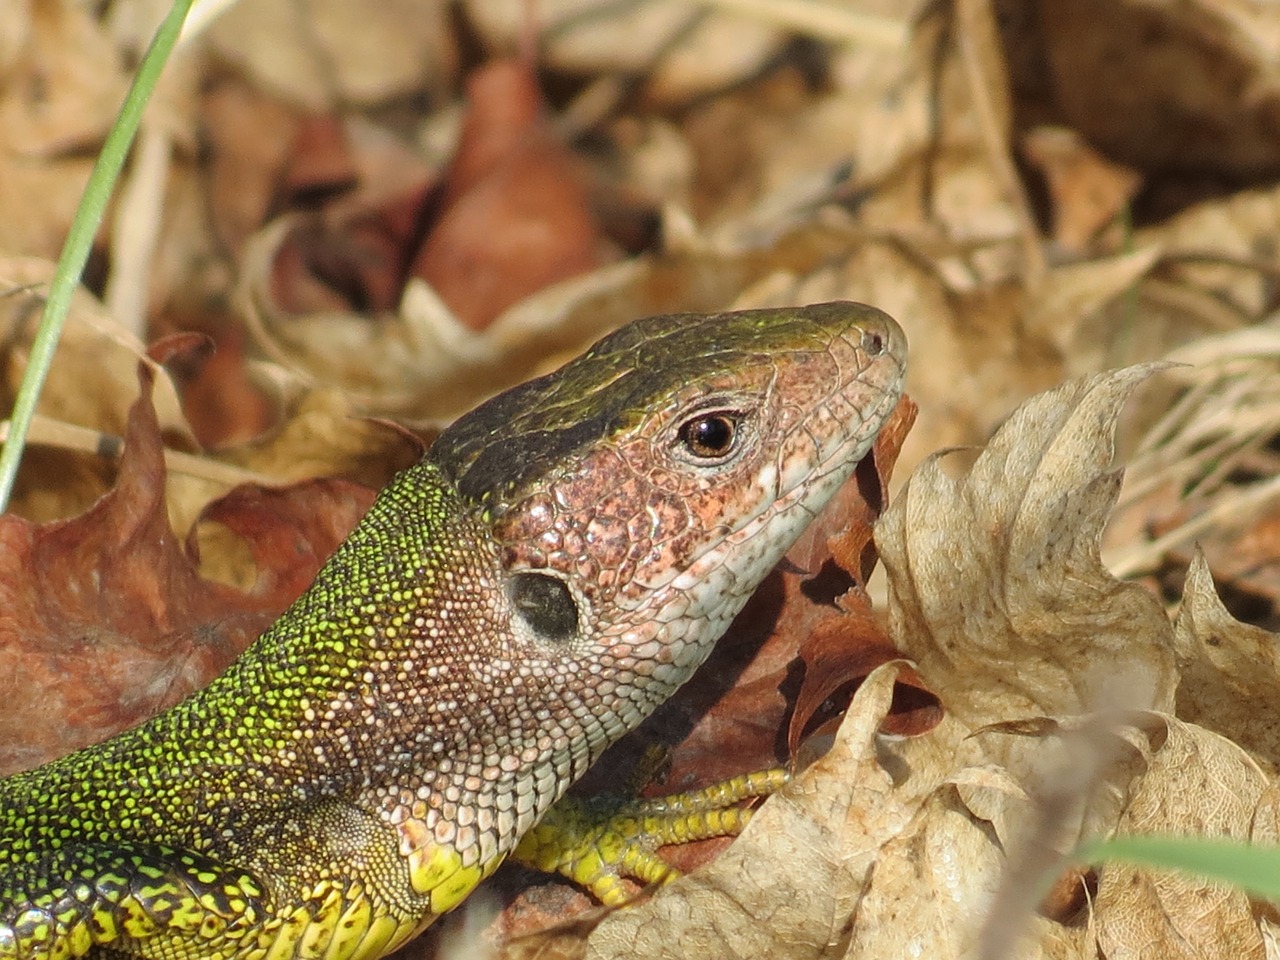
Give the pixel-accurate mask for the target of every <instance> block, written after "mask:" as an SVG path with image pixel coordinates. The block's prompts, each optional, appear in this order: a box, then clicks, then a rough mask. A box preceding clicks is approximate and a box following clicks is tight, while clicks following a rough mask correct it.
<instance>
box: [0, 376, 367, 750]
mask: <svg viewBox="0 0 1280 960" xmlns="http://www.w3.org/2000/svg"><path fill="white" fill-rule="evenodd" d="M139 369H140V371H142V372H143V373H145V372H146V371H147V370H148V368H146V367H140V368H139ZM143 383H144V396H143V398H142V399H140V400H138V401H137V402H136V403H135V404H134V406H133V408H132V410H131V412H130V416H129V423H128V428H127V435H126V446H125V454H124V457H123V458H122V460H121V465H120V471H119V476H118V479H117V482H116V486H115V488H114V489H112V490H111V491H110V492H109V493H107V494H106V495H105V496H104V497H103V498H102V499H101V500H99V501H98V502H97V503H96V504H95V505H94V506H93V507H92V508H91V509H90V510H89V511H88V512H87V513H85V514H83V515H82V516H79V517H77V518H75V519H72V520H62V521H53V522H50V523H47V524H44V525H37V524H33V523H31V522H29V521H27V520H23V519H20V518H18V517H16V516H13V515H5V516H4V517H0V566H3V567H4V571H3V575H0V590H2V591H3V594H4V598H3V602H2V603H0V611H2V612H3V615H2V616H0V677H3V678H4V679H3V680H2V681H0V686H2V687H3V690H4V692H5V693H6V696H7V702H8V709H6V710H5V711H4V712H3V715H2V716H0V775H2V774H3V773H10V772H14V771H16V770H18V769H25V768H27V767H30V766H34V765H36V764H38V763H40V762H43V761H45V760H49V759H53V758H54V757H57V756H61V755H63V754H65V753H68V752H70V751H71V750H73V749H76V748H78V747H81V746H84V745H86V744H88V743H95V742H97V741H99V740H102V739H105V738H106V737H108V736H110V735H112V734H114V733H117V732H119V731H120V730H122V729H125V728H127V727H130V726H134V725H135V724H137V723H139V722H141V721H143V720H145V719H147V718H148V717H150V716H152V715H153V714H155V713H157V712H159V711H160V710H162V709H165V708H166V707H168V706H170V705H172V704H173V703H176V702H177V701H178V700H180V699H182V698H183V697H184V696H186V695H188V694H189V693H191V692H192V691H194V690H197V689H200V688H201V687H203V686H204V685H205V684H207V683H208V682H209V681H210V680H211V679H212V678H213V677H215V676H217V675H218V674H219V673H221V672H222V671H223V670H224V669H225V668H226V666H227V665H228V664H229V663H230V662H231V661H232V660H233V659H234V658H235V657H236V656H237V655H238V654H239V653H240V652H241V651H242V650H243V649H244V648H245V647H246V646H248V644H249V643H250V642H252V641H253V640H254V639H255V638H256V637H257V636H258V634H259V633H260V632H261V631H262V629H264V628H265V627H266V626H268V625H269V624H270V623H271V621H272V620H273V619H274V618H275V617H277V616H278V615H279V614H280V612H281V611H283V610H284V608H285V607H286V606H288V605H289V604H290V603H291V602H293V600H294V599H296V598H297V596H298V594H300V593H301V592H302V590H303V589H304V588H305V587H306V586H307V585H308V584H309V583H310V582H311V580H312V579H313V578H314V576H315V574H316V572H317V571H318V570H319V568H320V566H321V564H322V563H323V562H324V560H326V559H327V558H328V556H329V554H330V553H332V552H333V550H334V549H335V548H336V547H337V545H338V544H339V543H340V542H341V540H342V539H343V538H344V537H345V536H346V534H347V533H348V532H349V531H350V529H351V527H352V526H354V524H355V523H356V521H357V520H358V519H359V518H360V516H362V515H363V513H364V512H365V510H366V509H367V508H368V506H369V504H370V503H371V502H372V498H373V493H372V491H370V490H369V489H368V488H366V487H363V486H360V485H358V484H354V483H350V482H347V481H341V480H315V481H311V482H308V483H303V484H299V485H297V486H295V487H292V488H288V489H283V490H263V489H261V488H256V487H241V488H238V489H237V490H235V491H233V492H232V493H231V494H229V495H228V496H226V497H224V498H223V499H221V500H218V501H215V502H214V503H212V504H209V505H208V506H207V508H206V509H205V510H204V513H203V515H202V516H201V517H200V518H199V520H200V521H201V522H202V526H201V531H202V532H205V533H206V534H207V531H208V530H209V529H210V528H211V527H214V526H216V527H218V528H220V529H222V530H223V531H224V536H223V541H224V542H223V543H221V544H220V547H221V552H222V553H230V554H232V555H234V557H235V559H236V565H235V567H234V569H235V570H236V572H237V574H238V575H237V576H234V577H233V576H230V575H228V574H227V571H226V569H225V568H226V566H227V565H226V562H225V558H224V557H221V556H215V557H214V558H213V562H212V564H210V566H219V565H221V569H219V571H218V572H219V573H220V574H222V575H223V577H224V579H226V580H228V581H230V580H233V579H234V580H238V581H241V582H242V583H243V586H242V587H241V588H240V589H232V588H231V587H228V586H224V585H222V584H220V583H216V582H213V581H211V580H209V579H206V578H205V576H204V575H203V574H205V573H207V570H206V569H205V565H204V564H200V563H198V562H197V551H196V550H195V547H194V544H195V539H196V534H195V533H194V532H193V533H192V535H191V536H190V537H189V538H188V544H187V545H186V547H185V548H184V546H183V544H182V543H181V541H180V539H179V537H178V536H177V535H175V533H174V532H173V529H172V528H171V526H170V524H169V518H168V513H167V509H166V502H165V469H164V461H163V448H162V445H161V440H160V430H159V425H158V422H157V420H156V416H155V412H154V410H153V408H152V406H151V404H150V398H149V390H150V383H151V380H150V376H149V374H148V375H146V376H144V377H143ZM204 542H206V543H207V542H209V541H208V540H207V538H206V539H205V541H204ZM233 544H234V545H233ZM214 552H215V553H218V551H214Z"/></svg>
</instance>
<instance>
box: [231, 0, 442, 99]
mask: <svg viewBox="0 0 1280 960" xmlns="http://www.w3.org/2000/svg"><path fill="white" fill-rule="evenodd" d="M448 19H449V5H448V4H446V3H444V2H442V0H384V2H382V3H373V4H369V3H347V2H344V0H310V2H308V3H306V4H304V5H298V4H296V3H293V2H291V0H257V2H256V3H246V4H232V5H231V6H230V7H229V9H228V10H227V12H226V13H224V14H223V15H222V16H221V17H219V18H218V19H217V20H216V21H215V22H214V23H213V25H212V26H211V27H210V29H209V30H208V34H207V36H208V42H209V44H210V46H211V47H212V48H213V49H214V51H215V52H216V53H217V54H218V55H219V56H221V57H222V58H224V59H226V60H228V61H230V62H231V63H234V64H236V65H237V66H239V67H240V68H241V69H242V70H243V71H244V72H245V73H246V74H247V75H248V76H249V78H250V79H251V80H252V81H253V82H254V83H255V85H257V86H260V87H261V88H263V89H265V90H269V91H272V92H274V93H276V94H277V95H279V96H280V97H281V98H283V99H285V100H288V101H290V102H292V103H294V104H298V105H300V106H305V107H308V108H310V109H312V110H317V111H318V110H324V109H327V108H332V107H337V106H350V105H351V104H353V103H378V102H385V101H388V100H390V99H392V98H393V97H395V96H404V95H405V94H407V93H409V92H411V91H415V90H418V89H420V88H421V87H423V86H426V87H427V88H428V89H433V90H434V91H435V92H436V93H439V89H440V88H441V87H443V86H444V85H445V84H447V83H448V81H449V80H450V79H451V78H452V74H453V71H454V69H455V68H456V65H457V58H458V52H457V49H456V47H455V45H454V43H453V41H452V34H451V31H450V30H449V29H448ZM282 37H294V38H299V42H292V43H288V42H281V38H282Z"/></svg>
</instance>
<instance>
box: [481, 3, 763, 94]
mask: <svg viewBox="0 0 1280 960" xmlns="http://www.w3.org/2000/svg"><path fill="white" fill-rule="evenodd" d="M463 6H464V7H465V8H466V13H467V16H468V17H469V18H470V20H471V23H472V26H473V27H474V28H475V29H476V30H477V31H478V32H479V33H480V35H481V36H482V38H483V39H484V41H485V42H486V44H488V45H489V46H490V47H491V48H494V49H503V48H509V47H511V46H512V45H513V44H514V43H515V42H516V40H517V39H518V38H519V37H520V36H521V34H522V32H523V31H524V30H525V29H526V24H527V22H528V12H527V4H525V3H524V2H523V0H478V2H477V0H470V2H468V3H465V4H463ZM537 11H538V12H537V22H538V26H539V28H540V32H541V35H540V37H539V44H540V46H541V47H542V53H541V57H542V59H544V60H545V61H546V62H547V63H548V64H550V65H552V66H555V67H557V68H559V69H561V70H567V71H569V72H571V73H597V72H607V73H614V72H622V73H624V74H631V75H634V76H636V77H637V78H642V79H643V91H644V94H645V96H646V98H647V99H649V100H657V101H659V102H663V103H666V104H672V105H673V104H678V103H682V102H687V101H688V100H689V99H691V98H692V97H696V96H698V95H702V94H707V93H710V92H712V91H714V90H716V89H719V88H722V87H725V86H728V85H730V84H732V83H734V82H736V81H741V80H744V79H746V78H747V77H749V76H751V75H752V74H754V73H755V72H757V71H758V70H760V69H761V68H762V67H763V66H764V64H765V62H766V61H767V60H768V58H769V57H770V56H772V55H774V54H775V53H776V52H777V50H778V48H779V47H780V46H781V45H782V44H783V43H784V42H785V41H786V38H787V34H786V33H785V31H783V30H782V29H780V28H779V27H778V25H776V24H771V23H768V22H766V21H765V20H764V19H763V18H762V19H753V18H750V17H743V16H734V15H733V14H731V13H729V14H722V13H715V12H711V11H707V10H702V9H699V8H698V6H697V5H696V4H689V3H685V2H682V0H644V2H638V3H637V2H633V3H624V4H609V3H583V2H582V0H539V3H538V7H537Z"/></svg>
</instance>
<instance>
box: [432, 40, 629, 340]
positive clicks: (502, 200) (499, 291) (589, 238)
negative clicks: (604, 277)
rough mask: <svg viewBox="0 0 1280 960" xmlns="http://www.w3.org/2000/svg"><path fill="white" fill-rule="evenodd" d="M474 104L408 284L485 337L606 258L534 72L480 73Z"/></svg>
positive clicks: (526, 68) (516, 64)
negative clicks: (421, 285) (515, 309)
mask: <svg viewBox="0 0 1280 960" xmlns="http://www.w3.org/2000/svg"><path fill="white" fill-rule="evenodd" d="M467 99H468V111H467V118H466V121H465V123H464V125H463V128H462V136H461V139H460V140H459V143H458V151H457V154H456V155H455V156H454V159H453V162H452V163H451V165H450V168H449V170H448V172H447V173H446V174H445V181H444V186H443V191H444V193H443V196H442V197H441V199H440V208H439V213H438V219H437V220H436V222H435V223H433V224H432V225H431V227H430V230H429V232H428V233H427V237H426V240H425V241H424V243H423V245H422V248H421V250H419V251H418V253H417V255H416V257H413V258H412V265H411V266H410V268H409V274H410V276H414V277H419V278H421V279H423V280H426V281H427V282H428V283H430V284H431V286H432V287H433V288H434V289H435V291H436V292H437V293H438V294H439V295H440V298H441V299H442V300H443V301H444V302H445V303H446V304H447V305H448V306H449V308H450V310H452V312H453V313H454V315H455V316H457V317H458V318H459V319H460V320H461V321H462V322H463V323H464V324H466V325H467V326H468V327H470V328H471V329H473V330H483V329H484V328H486V327H487V326H489V324H491V323H492V322H493V320H494V319H495V318H496V317H498V316H499V315H500V314H501V313H502V311H503V310H505V309H506V308H508V307H510V306H511V305H512V304H515V303H518V302H519V301H521V300H523V299H525V298H526V297H527V296H529V295H530V294H532V293H535V292H536V291H538V290H541V289H543V288H544V287H547V286H550V285H551V284H553V283H556V282H558V281H561V280H566V279H568V278H569V277H573V276H577V275H578V274H582V273H586V272H588V271H590V270H592V269H594V268H596V267H599V266H600V265H601V264H602V263H603V262H604V258H603V257H602V256H601V253H602V238H601V236H600V230H599V227H598V226H597V224H596V222H595V219H594V217H593V215H592V212H591V210H590V207H589V203H588V197H587V186H586V183H585V179H584V172H583V170H582V169H581V168H580V166H579V163H578V161H577V160H576V159H575V158H574V156H573V154H571V153H570V152H569V150H568V148H566V147H565V146H564V144H563V143H561V142H560V140H559V138H558V137H557V135H556V133H555V132H554V131H553V130H552V129H551V127H550V123H549V121H548V119H547V117H546V116H545V115H544V113H543V109H544V108H543V104H542V95H541V92H540V91H539V89H538V82H537V78H536V77H535V76H534V74H533V70H532V68H531V66H530V65H529V64H527V63H524V62H522V61H520V60H504V61H498V62H495V63H491V64H488V65H486V66H484V67H482V68H480V69H479V70H477V71H476V72H475V73H474V74H472V76H471V77H470V78H469V79H468V81H467Z"/></svg>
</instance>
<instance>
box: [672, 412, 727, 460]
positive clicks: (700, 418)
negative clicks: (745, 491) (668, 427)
mask: <svg viewBox="0 0 1280 960" xmlns="http://www.w3.org/2000/svg"><path fill="white" fill-rule="evenodd" d="M680 442H681V443H682V444H684V448H685V449H686V450H688V451H689V452H690V453H691V454H693V455H694V456H695V457H696V458H697V459H699V460H723V459H724V458H725V457H727V456H728V455H729V454H730V453H732V452H733V449H734V447H735V446H737V443H738V415H737V414H735V413H732V412H730V411H727V410H716V411H713V412H710V413H700V414H698V415H697V416H696V417H691V418H690V419H688V420H686V421H685V422H684V423H683V424H681V425H680Z"/></svg>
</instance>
